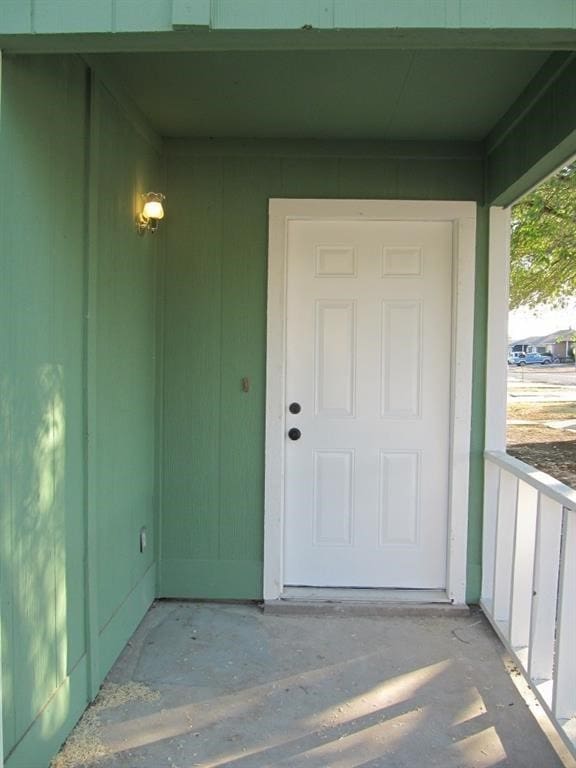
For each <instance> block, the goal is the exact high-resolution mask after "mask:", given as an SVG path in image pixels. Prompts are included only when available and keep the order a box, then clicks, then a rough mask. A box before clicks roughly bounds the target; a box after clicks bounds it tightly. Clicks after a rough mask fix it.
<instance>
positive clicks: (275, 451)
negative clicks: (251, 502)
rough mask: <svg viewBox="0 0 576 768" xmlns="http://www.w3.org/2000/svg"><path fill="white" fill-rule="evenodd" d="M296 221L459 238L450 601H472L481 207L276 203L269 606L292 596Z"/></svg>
mask: <svg viewBox="0 0 576 768" xmlns="http://www.w3.org/2000/svg"><path fill="white" fill-rule="evenodd" d="M294 219H322V220H324V221H326V220H349V221H366V220H380V221H385V220H396V221H410V220H417V221H450V222H452V224H453V232H454V268H453V278H452V280H453V288H452V291H453V306H452V369H451V398H450V400H451V409H450V457H449V511H448V542H447V550H448V562H447V569H446V574H447V581H446V584H447V586H446V592H447V596H448V598H449V599H450V600H451V601H452V602H454V603H456V604H462V603H464V602H465V599H466V559H467V545H468V476H469V468H470V420H471V414H472V360H473V344H472V339H473V333H474V277H475V255H476V204H475V203H470V202H452V201H447V202H443V201H432V202H428V201H412V200H288V199H272V200H270V202H269V241H268V249H269V257H268V326H267V357H266V464H265V471H266V476H265V501H264V600H265V601H269V600H278V599H279V598H281V597H282V593H283V591H284V567H283V555H284V541H283V539H284V466H285V461H284V458H285V457H284V452H285V444H286V437H285V432H286V424H285V416H286V403H285V382H286V375H285V374H286V370H285V369H286V290H287V285H286V255H287V231H288V223H289V221H291V220H294Z"/></svg>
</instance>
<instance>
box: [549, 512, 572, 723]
mask: <svg viewBox="0 0 576 768" xmlns="http://www.w3.org/2000/svg"><path fill="white" fill-rule="evenodd" d="M558 602H559V605H558V627H557V631H556V663H555V670H554V699H553V704H552V709H553V711H554V715H555V716H556V718H557V719H558V720H560V721H562V720H569V719H571V718H576V514H575V513H574V512H573V511H569V510H567V509H566V510H564V526H563V530H562V554H561V559H560V591H559V596H558ZM574 725H575V726H576V721H575V722H574ZM574 735H575V736H576V732H575V733H574Z"/></svg>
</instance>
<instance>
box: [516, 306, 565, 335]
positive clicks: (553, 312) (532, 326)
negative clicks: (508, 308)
mask: <svg viewBox="0 0 576 768" xmlns="http://www.w3.org/2000/svg"><path fill="white" fill-rule="evenodd" d="M564 328H576V299H573V300H572V302H571V303H570V304H569V305H568V306H567V307H566V308H565V309H549V308H548V307H546V306H545V305H543V306H541V307H539V308H538V311H537V312H535V311H534V310H531V309H515V310H513V311H512V312H510V313H509V315H508V336H509V338H510V339H511V340H515V339H524V338H526V337H527V336H546V335H547V334H548V333H553V331H560V330H563V329H564Z"/></svg>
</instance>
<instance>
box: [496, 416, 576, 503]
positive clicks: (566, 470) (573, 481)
mask: <svg viewBox="0 0 576 768" xmlns="http://www.w3.org/2000/svg"><path fill="white" fill-rule="evenodd" d="M571 420H572V421H576V403H575V402H565V403H561V402H554V403H512V404H510V405H509V406H508V429H507V439H508V448H507V450H508V453H510V454H511V455H512V456H515V457H516V458H518V459H521V460H522V461H525V462H526V463H527V464H531V465H532V466H534V467H537V469H540V470H542V471H543V472H547V473H548V474H549V475H552V477H555V478H557V479H558V480H560V481H561V482H563V483H565V484H566V485H568V486H570V487H571V488H574V489H576V431H573V430H570V429H561V428H558V427H557V426H556V427H552V426H549V425H548V424H547V422H557V421H571ZM517 421H522V422H524V423H514V422H517ZM511 422H512V423H511Z"/></svg>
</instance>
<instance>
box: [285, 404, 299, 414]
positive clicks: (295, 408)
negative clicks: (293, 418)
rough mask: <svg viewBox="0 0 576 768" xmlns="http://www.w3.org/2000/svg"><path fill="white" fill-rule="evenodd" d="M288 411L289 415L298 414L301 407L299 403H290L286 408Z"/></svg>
mask: <svg viewBox="0 0 576 768" xmlns="http://www.w3.org/2000/svg"><path fill="white" fill-rule="evenodd" d="M288 410H289V411H290V413H300V411H301V410H302V406H301V405H300V403H290V405H289V406H288Z"/></svg>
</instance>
